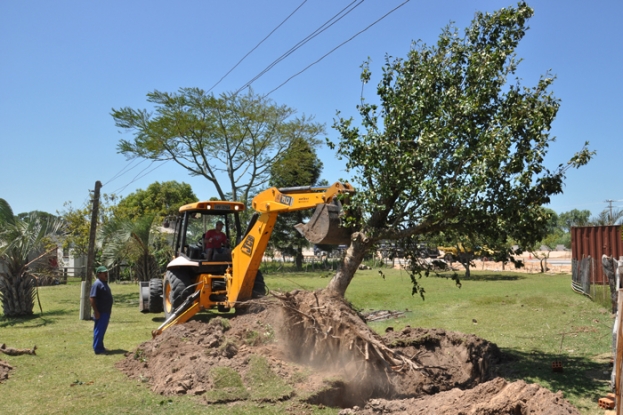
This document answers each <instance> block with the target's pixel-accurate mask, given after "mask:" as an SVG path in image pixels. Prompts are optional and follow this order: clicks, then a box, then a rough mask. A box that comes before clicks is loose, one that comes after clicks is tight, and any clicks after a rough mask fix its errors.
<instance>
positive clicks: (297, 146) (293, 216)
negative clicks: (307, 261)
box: [269, 137, 322, 270]
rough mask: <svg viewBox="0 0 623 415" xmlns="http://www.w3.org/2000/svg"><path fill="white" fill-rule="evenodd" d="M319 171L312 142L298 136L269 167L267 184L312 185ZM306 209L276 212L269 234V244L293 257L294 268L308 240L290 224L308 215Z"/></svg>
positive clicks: (277, 185)
mask: <svg viewBox="0 0 623 415" xmlns="http://www.w3.org/2000/svg"><path fill="white" fill-rule="evenodd" d="M321 172H322V162H321V161H320V159H318V156H317V154H316V151H315V150H314V148H313V146H312V145H311V144H310V143H308V142H307V141H306V140H305V139H303V138H302V137H297V138H295V139H294V140H293V141H292V142H291V144H290V147H289V148H288V150H287V151H285V152H284V153H283V154H282V155H281V156H280V157H279V158H278V159H277V160H276V161H275V163H274V164H273V165H272V167H271V169H270V182H269V184H270V185H271V186H274V187H277V188H283V187H297V186H313V185H315V184H317V182H318V179H319V178H320V173H321ZM309 216H310V212H309V211H297V212H291V213H285V214H282V215H279V217H278V218H277V222H276V223H275V228H274V229H273V233H272V235H271V238H270V241H269V246H270V247H271V248H274V249H277V250H279V251H280V252H281V253H282V254H284V255H289V256H293V257H295V263H296V265H297V269H299V270H300V269H301V267H302V262H303V248H305V247H308V246H309V242H307V240H306V239H305V238H304V237H303V236H302V235H301V234H300V233H299V232H298V231H296V229H294V225H296V224H298V223H302V222H303V221H305V220H307V219H309Z"/></svg>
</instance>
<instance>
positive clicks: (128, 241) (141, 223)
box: [98, 215, 161, 281]
mask: <svg viewBox="0 0 623 415" xmlns="http://www.w3.org/2000/svg"><path fill="white" fill-rule="evenodd" d="M155 218H156V216H155V215H145V216H142V217H139V218H136V219H129V218H113V219H112V220H110V221H109V222H108V223H106V224H105V225H104V226H103V227H102V230H101V232H100V234H99V237H98V243H99V244H100V245H101V246H102V262H103V263H104V264H106V265H107V266H109V267H111V266H114V265H115V264H120V263H122V262H124V261H126V262H129V263H130V264H131V265H132V270H133V273H134V275H135V276H136V278H137V279H138V280H139V281H149V280H150V279H151V278H157V277H159V276H160V265H159V264H158V259H157V253H158V252H160V251H159V250H158V248H159V246H160V244H159V242H161V235H160V233H159V232H158V231H157V230H155V229H154V220H155Z"/></svg>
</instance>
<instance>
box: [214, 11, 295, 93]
mask: <svg viewBox="0 0 623 415" xmlns="http://www.w3.org/2000/svg"><path fill="white" fill-rule="evenodd" d="M305 3H307V0H304V1H303V3H301V4H299V6H298V7H297V8H296V9H294V11H293V12H292V13H290V14H289V15H288V17H286V18H285V19H284V20H283V21H282V22H281V23H279V25H277V27H275V28H274V29H273V30H272V31H271V32H270V33H269V34H268V35H267V36H266V37H265V38H264V39H262V40H261V41H260V43H258V44H257V45H255V47H254V48H253V49H251V50H250V51H249V52H247V54H246V55H244V56H243V57H242V59H240V60H239V61H238V63H236V64H235V65H234V66H233V67H232V68H231V69H230V70H229V71H227V73H226V74H225V75H223V77H222V78H221V79H219V80H218V82H217V83H215V84H214V85H212V88H210V89H208V92H210V91H212V90H213V89H214V88H215V87H216V86H217V85H218V84H220V83H221V81H222V80H223V79H225V78H226V77H227V75H229V74H230V73H231V72H232V71H233V70H234V69H236V68H237V67H238V65H240V64H241V63H242V61H243V60H245V59H246V58H247V56H249V55H250V54H251V53H252V52H253V51H254V50H255V49H257V48H258V47H259V46H260V45H261V44H262V43H264V41H265V40H266V39H268V38H269V37H270V36H271V35H272V34H273V33H275V31H276V30H277V29H279V28H280V27H281V26H282V25H283V24H284V23H285V22H287V21H288V19H290V17H292V16H293V15H294V13H296V12H297V11H298V10H299V9H300V8H301V7H303V5H304V4H305Z"/></svg>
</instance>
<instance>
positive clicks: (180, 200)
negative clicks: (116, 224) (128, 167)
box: [115, 180, 199, 219]
mask: <svg viewBox="0 0 623 415" xmlns="http://www.w3.org/2000/svg"><path fill="white" fill-rule="evenodd" d="M198 200H199V199H198V198H197V196H195V193H193V190H192V188H191V187H190V185H189V184H187V183H179V182H176V181H174V180H171V181H168V182H162V183H160V182H154V183H152V184H150V185H149V186H147V189H145V190H143V189H138V190H137V191H136V192H134V193H131V194H129V195H127V196H126V197H124V198H123V199H121V200H120V201H119V203H118V204H117V206H116V207H115V215H116V216H117V217H127V218H129V219H135V218H138V217H141V216H144V215H155V216H156V217H157V218H159V219H163V218H165V217H167V216H177V214H178V212H179V208H180V207H181V206H183V205H186V204H188V203H193V202H197V201H198Z"/></svg>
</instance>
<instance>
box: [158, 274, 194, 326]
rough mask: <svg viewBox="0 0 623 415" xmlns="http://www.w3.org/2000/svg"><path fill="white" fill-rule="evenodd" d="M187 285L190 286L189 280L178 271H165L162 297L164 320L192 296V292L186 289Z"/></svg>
mask: <svg viewBox="0 0 623 415" xmlns="http://www.w3.org/2000/svg"><path fill="white" fill-rule="evenodd" d="M189 285H191V282H190V278H188V276H186V275H185V274H184V273H183V272H181V271H180V270H170V271H167V273H166V274H165V277H164V292H163V295H162V304H163V308H164V316H165V318H169V316H171V314H173V312H174V311H175V309H176V308H178V307H179V306H180V305H181V304H182V303H183V302H184V300H185V299H186V298H187V297H188V296H190V295H191V294H192V290H190V289H189V290H187V289H186V288H188V286H189Z"/></svg>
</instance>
